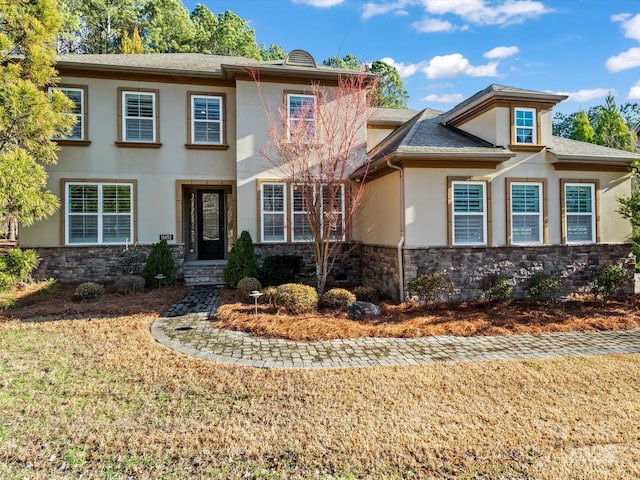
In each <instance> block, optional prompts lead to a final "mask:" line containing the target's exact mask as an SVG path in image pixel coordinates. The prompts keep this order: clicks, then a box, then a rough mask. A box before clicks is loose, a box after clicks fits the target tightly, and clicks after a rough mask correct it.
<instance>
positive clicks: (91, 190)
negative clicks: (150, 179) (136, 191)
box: [65, 182, 134, 244]
mask: <svg viewBox="0 0 640 480" xmlns="http://www.w3.org/2000/svg"><path fill="white" fill-rule="evenodd" d="M65 189H66V192H65V193H66V194H65V213H66V231H65V243H66V244H105V243H115V244H118V243H131V242H133V241H134V238H133V183H89V182H78V183H75V182H69V183H67V184H66V185H65Z"/></svg>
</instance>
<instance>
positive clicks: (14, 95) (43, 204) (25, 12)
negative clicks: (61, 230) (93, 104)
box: [0, 0, 75, 232]
mask: <svg viewBox="0 0 640 480" xmlns="http://www.w3.org/2000/svg"><path fill="white" fill-rule="evenodd" d="M61 23H62V17H61V15H60V13H59V12H58V10H57V9H56V0H0V65H2V67H1V68H0V216H2V217H3V218H4V219H5V220H6V221H7V222H8V223H9V225H10V229H9V230H10V232H15V226H16V224H17V223H18V222H20V223H22V224H23V225H30V224H32V223H33V222H34V221H36V220H39V219H42V218H46V217H48V216H50V215H52V214H53V213H54V212H55V211H56V209H57V208H58V199H57V198H56V197H55V195H53V193H51V192H50V191H49V190H48V189H47V174H46V172H45V170H44V167H43V165H44V164H54V163H56V161H57V150H58V146H57V144H56V143H55V142H54V141H52V140H51V138H52V137H55V136H59V135H62V136H63V135H64V134H66V133H69V132H70V130H71V127H72V126H73V123H74V122H75V119H74V117H72V116H70V115H66V113H68V112H69V111H70V109H71V106H72V104H71V102H70V101H69V99H67V97H66V96H65V95H64V94H62V93H61V92H58V91H53V92H52V93H51V97H49V95H48V94H47V87H48V86H51V85H55V84H56V82H57V80H58V78H57V72H56V70H55V68H54V62H55V53H56V51H55V45H56V35H57V32H58V30H59V28H60V26H61Z"/></svg>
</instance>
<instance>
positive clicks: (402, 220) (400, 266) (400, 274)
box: [387, 158, 405, 302]
mask: <svg viewBox="0 0 640 480" xmlns="http://www.w3.org/2000/svg"><path fill="white" fill-rule="evenodd" d="M387 166H388V167H389V168H393V169H394V170H398V171H399V172H400V240H399V241H398V246H397V247H396V248H397V249H398V277H399V280H400V282H399V289H400V292H399V293H400V301H401V302H404V256H403V255H402V247H404V241H405V229H404V226H405V213H404V169H403V168H402V167H398V166H397V165H394V164H392V163H391V160H390V159H388V158H387Z"/></svg>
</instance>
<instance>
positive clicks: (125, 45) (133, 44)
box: [120, 27, 144, 53]
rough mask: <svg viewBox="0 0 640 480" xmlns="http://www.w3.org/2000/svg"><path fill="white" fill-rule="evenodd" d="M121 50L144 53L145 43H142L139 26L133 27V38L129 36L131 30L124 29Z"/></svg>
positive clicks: (122, 51)
mask: <svg viewBox="0 0 640 480" xmlns="http://www.w3.org/2000/svg"><path fill="white" fill-rule="evenodd" d="M120 51H121V53H144V45H143V44H142V39H141V38H140V31H139V30H138V27H136V28H134V29H133V35H132V36H131V38H129V32H127V31H126V30H125V31H124V33H123V34H122V41H121V46H120Z"/></svg>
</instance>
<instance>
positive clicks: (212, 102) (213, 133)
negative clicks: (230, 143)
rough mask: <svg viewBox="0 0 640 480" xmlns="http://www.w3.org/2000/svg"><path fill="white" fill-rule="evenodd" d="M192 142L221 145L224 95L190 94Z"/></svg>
mask: <svg viewBox="0 0 640 480" xmlns="http://www.w3.org/2000/svg"><path fill="white" fill-rule="evenodd" d="M190 103H191V105H190V108H191V125H190V126H191V138H190V141H191V143H192V144H200V145H221V144H222V143H223V123H222V122H223V118H222V116H223V111H222V97H221V96H214V95H199V94H193V95H190Z"/></svg>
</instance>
